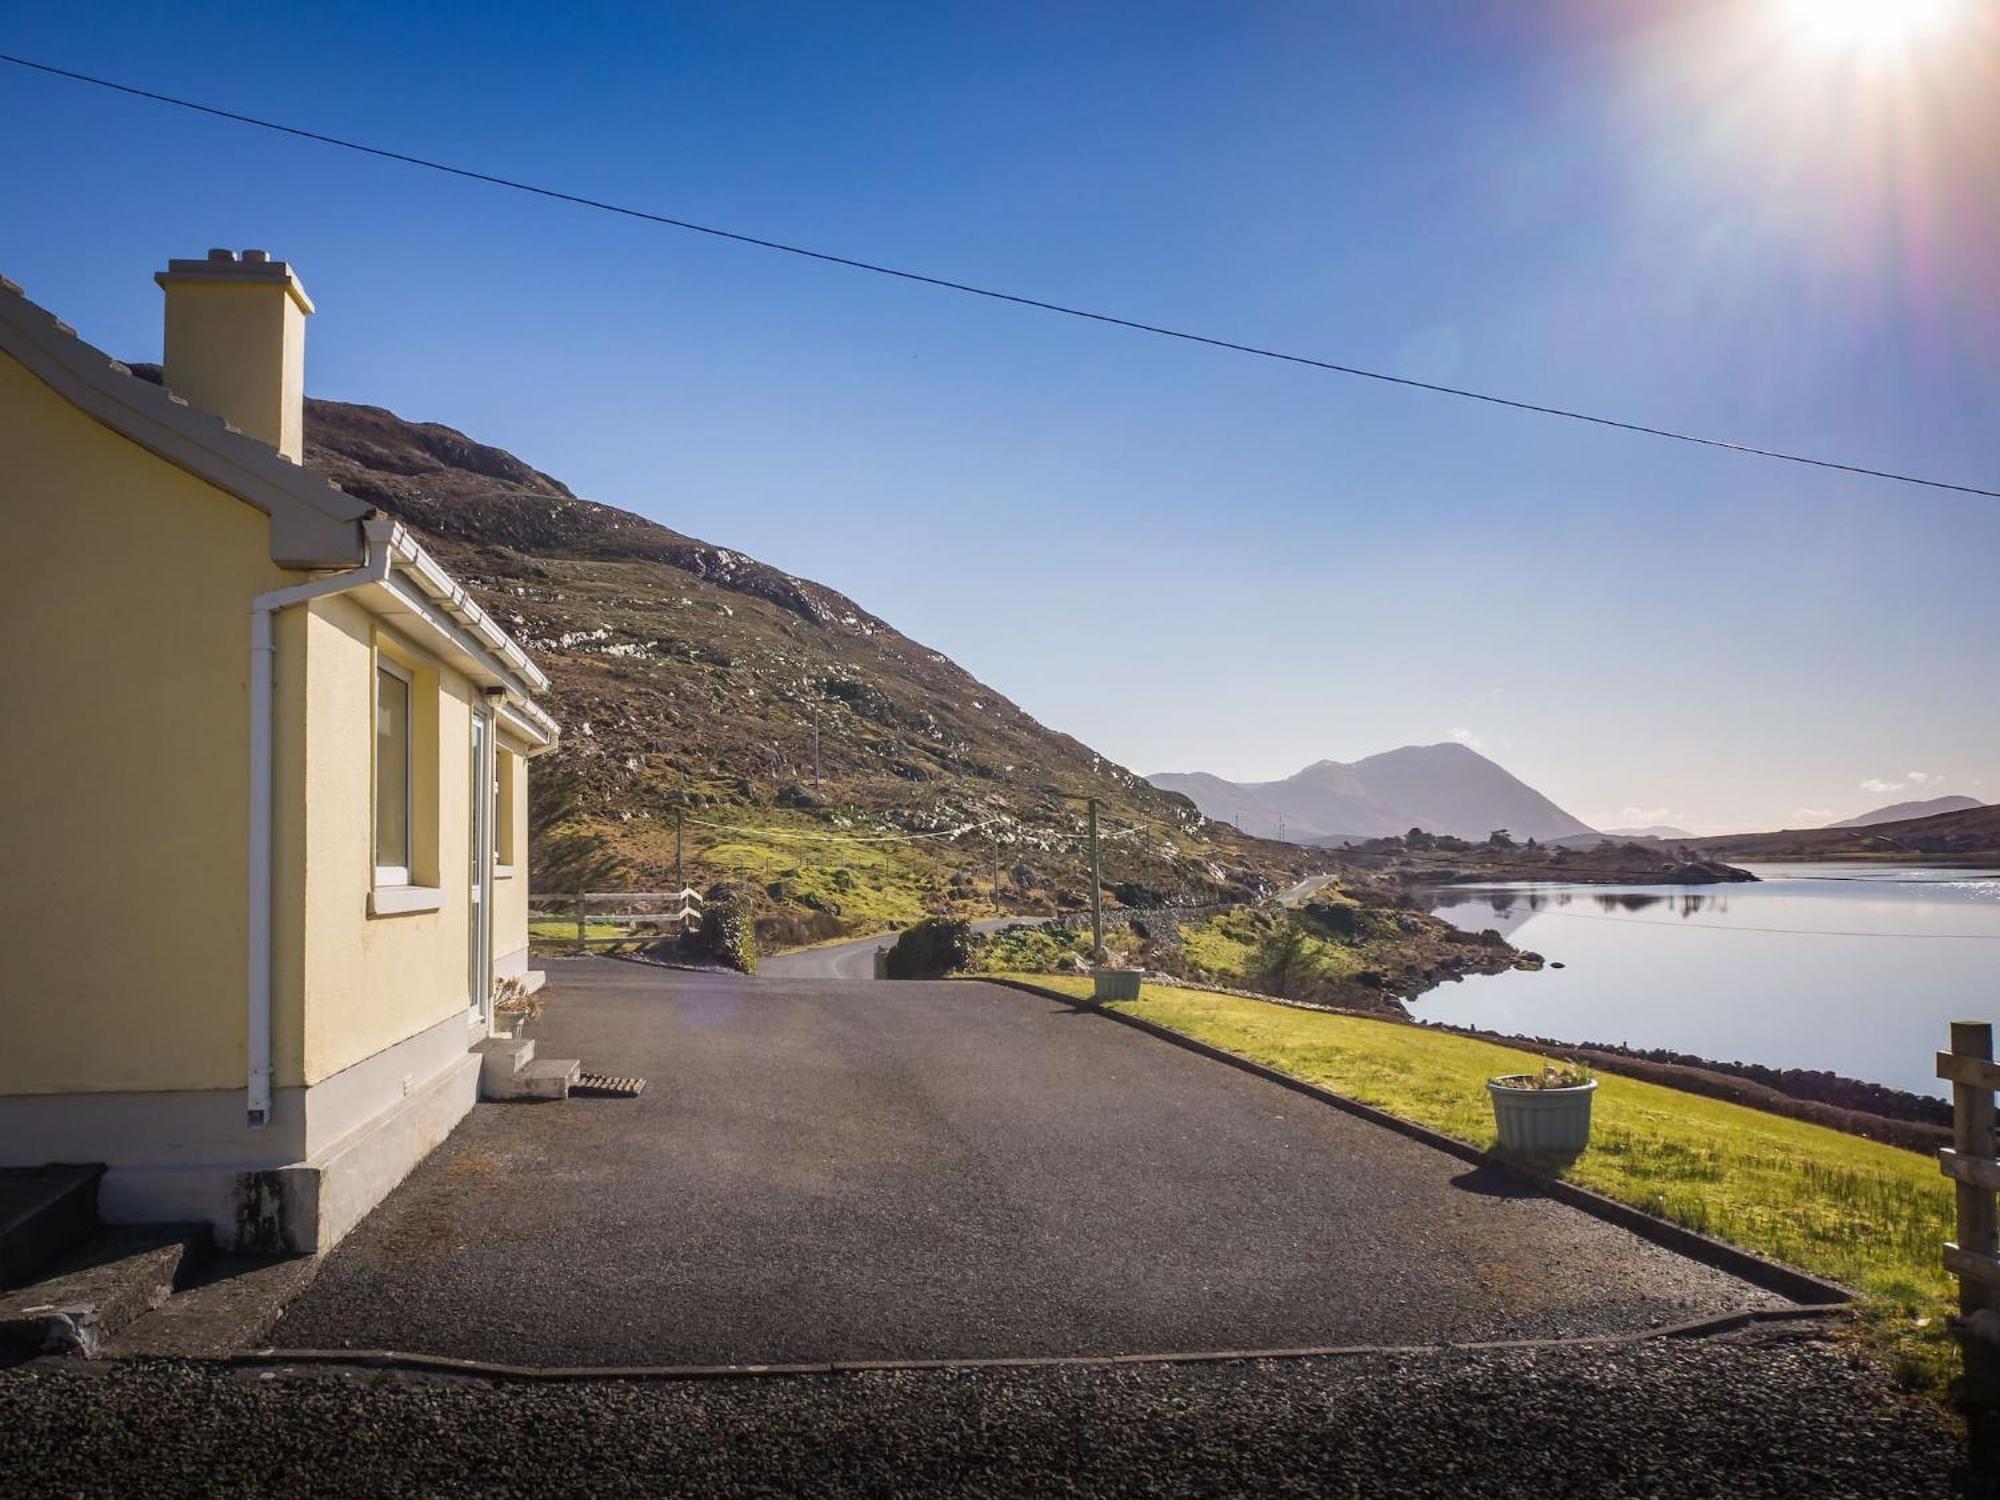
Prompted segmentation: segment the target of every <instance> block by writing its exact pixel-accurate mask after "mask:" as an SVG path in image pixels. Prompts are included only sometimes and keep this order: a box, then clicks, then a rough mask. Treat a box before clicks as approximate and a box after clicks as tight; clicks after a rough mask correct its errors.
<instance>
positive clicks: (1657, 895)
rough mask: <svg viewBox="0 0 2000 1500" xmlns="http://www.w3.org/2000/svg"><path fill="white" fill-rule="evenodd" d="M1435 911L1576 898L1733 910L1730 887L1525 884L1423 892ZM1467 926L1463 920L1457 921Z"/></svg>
mask: <svg viewBox="0 0 2000 1500" xmlns="http://www.w3.org/2000/svg"><path fill="white" fill-rule="evenodd" d="M1419 899H1426V900H1428V901H1429V902H1430V908H1431V910H1432V911H1434V912H1444V911H1450V910H1453V909H1454V908H1457V907H1474V908H1477V907H1484V908H1485V909H1486V910H1488V911H1490V912H1492V913H1493V914H1494V915H1496V916H1505V915H1507V914H1509V913H1511V912H1513V911H1515V910H1516V909H1517V908H1518V909H1519V910H1520V911H1521V914H1522V915H1523V916H1526V915H1529V914H1532V913H1534V912H1538V911H1544V910H1560V909H1561V908H1563V907H1565V906H1568V905H1570V904H1571V903H1573V902H1579V901H1588V902H1590V903H1592V904H1594V905H1595V906H1596V907H1597V909H1598V910H1599V911H1608V912H1619V911H1651V910H1653V909H1654V908H1656V907H1657V908H1663V909H1665V910H1668V911H1671V912H1674V913H1676V914H1678V915H1680V916H1683V917H1692V916H1694V915H1696V914H1697V913H1700V912H1705V911H1712V912H1717V913H1721V912H1726V911H1728V910H1729V896H1728V893H1727V891H1693V890H1682V889H1678V888H1677V889H1676V890H1675V891H1674V892H1673V893H1671V894H1668V893H1665V892H1661V891H1656V890H1587V889H1582V888H1577V887H1546V888H1530V887H1525V886H1442V887H1438V888H1436V889H1434V890H1428V891H1424V892H1420V893H1419ZM1456 925H1457V926H1460V927H1463V926H1464V925H1465V924H1464V923H1463V922H1457V923H1456Z"/></svg>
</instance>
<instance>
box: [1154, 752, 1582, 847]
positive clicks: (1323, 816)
mask: <svg viewBox="0 0 2000 1500" xmlns="http://www.w3.org/2000/svg"><path fill="white" fill-rule="evenodd" d="M1152 782H1153V784H1154V785H1155V786H1158V787H1161V788H1164V789H1166V790H1168V791H1175V792H1180V793H1181V794H1183V795H1184V796H1187V797H1190V798H1192V799H1193V800H1194V803H1195V805H1196V806H1197V807H1199V808H1200V809H1201V810H1202V812H1203V813H1205V814H1206V815H1207V816H1209V817H1211V818H1218V819H1221V820H1223V821H1225V822H1231V823H1235V824H1236V825H1237V826H1239V827H1240V828H1242V829H1243V831H1244V832H1245V833H1254V834H1257V835H1260V836H1262V837H1265V838H1285V839H1289V840H1292V841H1293V842H1331V841H1337V840H1340V839H1343V838H1352V839H1360V838H1379V837H1382V836H1383V835H1386V834H1393V833H1404V832H1406V831H1408V830H1409V829H1411V828H1422V829H1425V830H1426V831H1428V832H1431V833H1448V834H1454V835H1456V836H1458V837H1460V838H1479V839H1483V838H1485V837H1486V836H1487V835H1488V834H1490V833H1491V832H1493V831H1494V830H1495V829H1497V828H1505V829H1507V830H1509V831H1510V832H1511V833H1513V834H1514V836H1515V837H1517V838H1534V839H1542V840H1549V839H1560V838H1573V837H1577V836H1579V835H1583V836H1588V835H1589V834H1591V833H1592V832H1593V831H1594V830H1592V829H1591V828H1590V827H1589V825H1587V824H1585V823H1584V822H1582V821H1581V820H1580V819H1578V818H1575V817H1573V816H1571V815H1570V814H1569V813H1567V812H1565V811H1564V810H1563V809H1562V808H1560V807H1558V806H1556V804H1555V803H1553V802H1551V801H1550V800H1549V799H1548V798H1547V797H1544V796H1543V795H1542V794H1541V793H1540V792H1538V791H1536V790H1535V789H1534V788H1533V787H1530V786H1528V785H1527V784H1526V783H1524V782H1522V781H1520V780H1519V779H1518V778H1516V777H1514V776H1513V775H1511V774H1509V773H1508V772H1507V771H1506V770H1504V769H1503V768H1502V767H1500V766H1499V765H1497V764H1495V763H1494V762H1493V761H1492V760H1491V759H1489V758H1488V757H1487V756H1484V755H1482V754H1480V753H1479V752H1478V751H1477V750H1475V749H1473V748H1472V747H1471V746H1470V745H1467V744H1464V743H1462V742H1460V741H1458V740H1441V741H1439V742H1438V743H1436V744H1432V745H1402V746H1399V747H1397V748H1396V749H1394V750H1384V751H1381V752H1380V753H1378V754H1375V755H1371V756H1368V757H1366V758H1365V759H1363V760H1357V761H1354V762H1352V763H1348V762H1342V761H1336V760H1318V761H1314V762H1313V763H1312V764H1311V765H1309V766H1306V767H1305V768H1304V769H1302V770H1300V771H1297V772H1295V773H1293V774H1292V775H1290V776H1288V777H1285V778H1284V779H1283V780H1281V781H1265V782H1232V781H1225V780H1223V779H1222V778H1220V777H1217V776H1213V775H1210V774H1209V773H1206V772H1192V773H1185V774H1179V775H1160V776H1155V777H1153V778H1152Z"/></svg>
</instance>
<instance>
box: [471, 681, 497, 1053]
mask: <svg viewBox="0 0 2000 1500" xmlns="http://www.w3.org/2000/svg"><path fill="white" fill-rule="evenodd" d="M470 762H471V763H470V764H469V765H468V766H467V768H466V769H467V773H468V774H467V777H466V784H467V786H468V787H469V788H470V795H471V807H470V808H469V809H468V812H469V816H468V817H467V819H466V822H467V825H468V831H469V833H470V835H471V845H472V848H471V913H472V919H471V921H470V922H469V923H468V924H467V925H468V926H469V927H470V928H471V933H470V939H469V940H470V943H471V952H470V954H469V956H468V962H467V968H466V983H467V990H468V997H467V998H468V1011H469V1014H470V1016H471V1019H472V1021H473V1023H474V1024H475V1025H484V1024H487V1023H490V1022H491V1020H492V1019H493V1016H492V1007H493V831H494V814H495V811H496V809H495V807H494V805H493V774H494V766H493V719H492V716H491V715H490V714H488V713H487V712H486V710H485V709H483V708H475V709H473V711H472V746H471V756H470Z"/></svg>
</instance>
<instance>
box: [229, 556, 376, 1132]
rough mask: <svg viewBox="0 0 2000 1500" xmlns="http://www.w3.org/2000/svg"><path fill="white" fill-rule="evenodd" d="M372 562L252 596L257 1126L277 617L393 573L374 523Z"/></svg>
mask: <svg viewBox="0 0 2000 1500" xmlns="http://www.w3.org/2000/svg"><path fill="white" fill-rule="evenodd" d="M368 530H369V533H370V534H369V537H368V560H367V561H366V562H364V563H363V564H362V565H361V566H360V567H358V568H353V569H350V570H348V571H347V572H345V573H331V574H328V575H326V576H324V577H321V578H314V579H311V580H310V581H308V582H306V583H299V584H294V585H292V586H291V587H290V588H283V589H272V590H271V591H270V592H269V593H265V594H259V595H257V596H256V598H254V599H252V600H251V601H250V953H249V980H250V983H249V1058H250V1078H249V1086H248V1092H249V1099H248V1103H249V1114H250V1128H251V1129H252V1130H262V1129H263V1128H264V1127H265V1126H266V1125H268V1124H270V1122H271V864H272V850H271V841H272V839H273V838H274V837H275V836H276V830H275V829H274V828H273V827H272V818H271V762H272V759H273V756H274V749H273V740H274V734H273V714H272V707H271V686H272V682H273V680H274V679H275V677H276V675H277V674H276V671H275V662H276V657H277V632H276V629H275V628H274V625H273V623H272V622H273V617H274V616H275V615H276V614H277V613H278V611H280V610H282V609H289V608H291V606H293V605H294V604H304V603H305V602H306V601H307V600H309V599H324V598H325V597H326V596H327V595H329V594H344V593H346V592H347V591H348V590H350V589H358V588H361V587H363V586H365V585H367V584H371V583H380V582H381V581H382V580H383V579H385V578H387V577H388V576H389V566H390V562H391V557H392V553H391V545H390V538H389V537H388V536H385V535H377V534H376V533H375V528H373V527H370V528H368Z"/></svg>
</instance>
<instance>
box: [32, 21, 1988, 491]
mask: <svg viewBox="0 0 2000 1500" xmlns="http://www.w3.org/2000/svg"><path fill="white" fill-rule="evenodd" d="M0 62H5V63H11V64H13V65H14V66H15V67H18V68H27V69H31V70H32V71H34V72H37V73H44V74H47V75H49V76H50V77H53V78H64V79H68V80H70V81H71V82H73V83H85V84H89V85H90V86H91V87H93V88H100V89H109V90H111V91H112V92H114V93H119V94H127V95H130V96H131V97H132V98H135V99H147V100H151V101H152V102H153V103H156V104H170V105H172V106H174V107H175V108H176V109H185V110H192V111H193V112H195V113H196V114H203V115H209V116H212V117H213V118H215V119H218V120H228V121H231V122H233V123H235V124H238V125H250V126H254V127H256V128H257V129H259V130H270V131H275V132H277V133H278V134H280V135H289V136H293V137H296V138H297V139H299V140H305V141H315V142H318V143H319V144H320V145H323V146H337V147H339V148H340V149H341V150H343V151H354V152H359V153H360V154H361V155H363V156H373V157H377V158H379V159H381V160H383V161H393V162H400V163H402V164H403V165H404V166H410V167H422V168H424V169H425V170H426V171H431V172H443V173H446V174H448V175H449V176H452V177H462V178H464V179H466V180H467V181H470V182H483V183H486V184H487V185H489V186H491V187H500V188H507V189H509V190H511V191H513V192H518V193H531V194H533V195H534V196H536V197H539V198H549V199H553V200H554V201H556V202H558V203H569V204H574V205H575V206H577V207H579V208H591V209H596V210H598V211H599V212H602V213H609V214H618V215H620V216H621V217H624V218H628V219H639V220H642V221H644V222H645V223H648V224H660V225H664V226H666V227H667V228H669V229H681V230H685V231H687V232H688V233H690V234H702V235H708V236H709V237H711V238H713V239H719V240H729V241H731V242H733V243H735V244H739V245H751V246H754V247H756V248H757V249H760V250H774V251H777V252H779V253H780V254H784V255H796V256H800V257H802V258H804V259H806V260H815V261H820V262H822V263H824V264H826V265H832V266H845V267H846V268H848V269H849V270H853V271H867V272H869V273H870V274H872V275H876V276H892V277H895V278H896V279H897V280H899V281H909V282H915V283H917V284H918V285H920V286H929V287H936V288H938V289H940V290H942V291H948V292H959V293H962V294H963V295H965V296H969V297H984V298H986V299H988V300H989V301H993V302H1005V303H1010V304H1012V305H1014V306H1016V307H1031V308H1034V309H1036V310H1038V311H1041V312H1047V313H1055V314H1057V315H1059V316H1061V317H1065V318H1080V319H1083V320H1085V321H1087V322H1091V323H1104V324H1108V325H1109V326H1111V327H1113V328H1124V329H1129V330H1131V331H1132V332H1134V333H1148V334H1152V335H1154V336H1156V337H1158V338H1167V339H1178V340H1180V341H1181V342H1182V343H1188V344H1201V345H1204V346H1206V347H1208V348H1211V349H1226V350H1229V351H1230V352H1232V353H1236V354H1249V355H1253V356H1255V357H1256V358H1258V359H1270V360H1277V361H1280V362H1281V363H1284V364H1292V365H1304V366H1306V367H1307V368H1308V369H1314V370H1324V371H1327V372H1329V373H1331V374H1335V375H1347V376H1351V377H1353V378H1354V379H1357V380H1373V381H1378V382H1380V383H1381V384H1384V385H1395V386H1404V387H1407V388H1408V389H1410V390H1417V391H1429V392H1431V393H1432V394H1434V395H1439V396H1453V397H1456V398H1458V399H1459V400H1462V401H1478V402H1483V403H1484V404H1486V405H1488V406H1500V407H1506V408H1508V409H1510V410H1513V411H1524V412H1533V413H1535V414H1536V415H1538V416H1544V417H1560V418H1563V419H1564V420H1566V421H1571V422H1585V423H1589V424H1590V425H1592V426H1596V427H1608V428H1612V429H1614V430H1616V431H1619V432H1631V433H1638V434H1640V435H1641V436H1645V437H1655V438H1665V439H1668V440H1670V441H1672V442H1676V443H1691V444H1694V445H1695V446H1697V447H1702V448H1719V449H1722V450H1723V451H1725V452H1729V453H1740V454H1744V455H1746V456H1748V457H1752V458H1768V459H1774V460H1777V461H1778V462H1780V463H1788V464H1803V465H1806V466H1807V467H1810V468H1815V469H1831V470H1833V471H1835V472H1837V473H1842V474H1856V475H1860V476H1862V477H1864V478H1868V479H1886V480H1889V481H1890V482H1892V483H1895V484H1912V485H1920V486H1922V487H1924V488H1926V489H1933V490H1951V491H1953V492H1955V493H1957V494H1961V495H1979V496H1983V497H1985V498H1986V499H1989V500H2000V490H1996V489H1985V488H1982V487H1980V486H1978V485H1972V484H1955V483H1953V482H1951V481H1949V480H1944V479H1925V478H1923V477H1921V476H1919V475H1915V474H1900V473H1897V472H1896V471H1894V470H1891V469H1873V468H1869V467H1867V466H1865V465H1862V464H1848V463H1839V462H1837V461H1835V460H1833V459H1830V458H1813V457H1811V456H1809V455H1807V454H1803V453H1788V452H1785V451H1784V450H1782V449H1778V448H1759V447H1756V446H1754V445H1752V444H1749V443H1735V442H1730V441H1729V440H1728V439H1726V438H1715V437H1704V436H1702V435H1700V434H1698V433H1692V432H1678V431H1675V430H1673V429H1672V428H1667V427H1655V426H1652V425H1650V424H1648V423H1645V422H1627V421H1623V420H1621V419H1619V418H1617V417H1606V416H1600V415H1598V414H1596V413H1593V412H1585V411H1576V410H1573V409H1571V408H1568V407H1561V406H1548V405H1544V404H1542V403H1540V402H1535V401H1524V400H1520V399H1517V398H1515V397H1512V396H1496V395H1494V394H1493V393H1491V392H1490V391H1475V390H1469V389H1467V388H1465V387H1463V386H1454V385H1441V384H1438V383H1436V382H1434V381H1429V380H1413V379H1411V378H1410V377H1408V376H1406V375H1391V374H1388V373H1387V372H1386V371H1382V370H1369V369H1364V368H1362V367H1361V366H1359V365H1344V364H1339V363H1337V362H1335V361H1333V360H1327V359H1315V358H1313V357H1312V356H1310V355H1305V354H1290V353H1287V352H1285V351H1284V350H1282V349H1270V348H1265V347H1263V346H1261V345H1257V344H1245V343H1239V342H1237V341H1236V340H1234V339H1224V338H1216V337H1214V336H1212V335H1209V334H1205V333H1193V332H1190V331H1189V330H1187V329H1182V328H1168V327H1165V326H1164V325H1162V324H1158V323H1143V322H1140V321H1138V320H1137V319H1134V318H1121V317H1118V316H1116V315H1114V314H1111V313H1102V312H1093V311H1091V310H1090V309H1088V308H1082V307H1070V306H1068V305H1066V304H1064V303H1061V302H1048V301H1044V300H1043V299H1041V298H1039V297H1027V296H1022V295H1020V294H1019V293H1016V292H1003V291H998V290H995V289H994V288H992V287H983V286H975V285H973V284H972V283H970V282H965V281H953V280H950V279H949V278H947V277H943V276H931V275H928V274H926V273H924V272H921V271H910V270H905V269H902V268H901V267H897V266H888V265H883V264H880V263H879V262H876V261H867V260H858V259H855V258H854V257H852V256H846V255H835V254H832V253H831V252H829V251H825V250H812V249H808V248H807V247H806V246H803V245H792V244H787V243H785V242H784V241H782V240H772V239H765V238H763V237H761V236H758V235H754V234H744V233H742V232H740V231H738V230H734V229H722V228H718V227H717V226H715V225H712V224H698V223H695V222H694V221H693V220H690V219H677V218H674V217H673V216H671V215H669V214H659V213H652V212H650V211H648V210H646V209H642V208H632V207H630V206H629V205H626V204H622V203H611V202H608V201H606V200H604V199H602V198H591V197H586V196H585V195H583V194H581V193H570V192H564V191H563V190H562V189H560V188H551V187H542V186H540V185H538V184H536V183H532V182H523V181H520V180H519V179H516V178H512V177H501V176H499V175H497V174H495V173H492V172H480V171H475V170H474V169H472V168H470V167H460V166H454V165H452V164H451V163H449V162H442V161H433V160H431V159H430V158H428V157H423V156H414V155H412V154H410V153H409V152H406V151H391V150H388V149H387V148H385V147H382V146H369V145H364V144H363V143H362V142H360V141H350V140H346V139H344V138H342V137H340V136H337V135H328V134H326V133H324V132H322V131H317V130H307V129H304V128H303V127H301V126H297V125H285V124H281V123H280V122H278V121H276V120H266V119H262V118H259V117H258V116H256V115H246V114H242V113H240V112H238V111H236V110H232V109H223V108H220V107H219V106H217V105H213V104H202V103H199V102H197V101H196V100H193V99H181V98H177V97H176V96H174V95H172V94H162V93H157V92H155V91H154V90H152V89H142V88H137V87H135V86H133V85H132V84H128V83H116V82H113V81H112V80H111V79H109V78H98V77H95V76H93V75H92V74H89V73H79V72H75V71H73V70H72V69H69V68H58V67H55V66H54V65H53V64H50V63H44V62H36V61H34V60H33V59H31V58H26V57H15V56H13V55H12V54H10V53H5V52H0Z"/></svg>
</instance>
